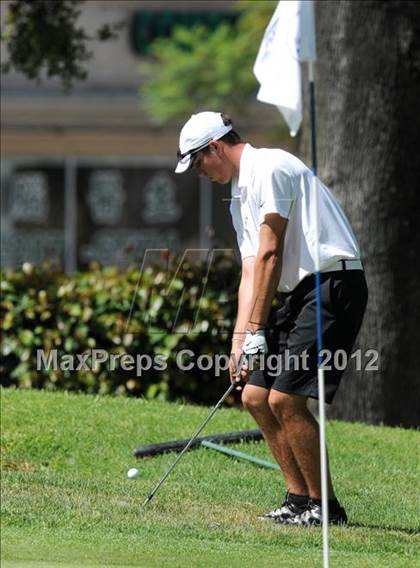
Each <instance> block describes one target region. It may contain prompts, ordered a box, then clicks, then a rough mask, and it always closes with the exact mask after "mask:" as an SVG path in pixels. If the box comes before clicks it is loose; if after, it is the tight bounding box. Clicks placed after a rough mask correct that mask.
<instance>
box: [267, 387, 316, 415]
mask: <svg viewBox="0 0 420 568" xmlns="http://www.w3.org/2000/svg"><path fill="white" fill-rule="evenodd" d="M267 402H268V406H269V407H270V410H271V412H272V413H273V414H274V416H276V417H277V418H278V419H280V420H281V421H282V422H287V421H289V420H292V419H294V418H296V417H299V416H302V415H303V414H306V413H307V407H306V398H305V397H303V396H297V395H290V394H287V393H283V392H279V391H275V390H271V391H270V395H269V397H268V400H267Z"/></svg>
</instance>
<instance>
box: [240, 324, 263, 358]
mask: <svg viewBox="0 0 420 568" xmlns="http://www.w3.org/2000/svg"><path fill="white" fill-rule="evenodd" d="M242 349H243V352H244V353H245V355H265V354H266V353H267V352H268V346H267V341H266V339H265V331H264V330H263V329H259V330H258V331H255V332H254V333H253V332H252V331H247V332H246V335H245V341H244V344H243V347H242Z"/></svg>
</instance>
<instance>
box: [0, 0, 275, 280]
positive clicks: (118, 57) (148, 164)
mask: <svg viewBox="0 0 420 568" xmlns="http://www.w3.org/2000/svg"><path fill="white" fill-rule="evenodd" d="M71 4H73V5H75V6H77V4H76V3H74V2H72V3H71ZM236 4H238V3H237V2H234V1H219V2H216V3H214V2H211V1H209V2H206V1H198V2H194V1H184V2H179V1H151V2H147V1H146V2H145V1H119V2H107V1H89V2H85V3H81V4H80V5H79V9H80V17H79V18H78V19H77V27H80V28H82V29H84V30H85V32H86V35H87V36H89V38H90V39H88V40H87V42H86V44H87V46H88V49H89V51H91V52H92V57H91V58H90V59H89V60H88V61H86V63H84V65H83V68H84V70H85V71H86V79H84V80H78V79H77V78H76V79H75V80H74V81H73V84H72V87H71V89H70V90H69V91H67V92H63V86H62V81H61V80H60V78H59V77H57V76H56V77H53V78H48V77H45V75H46V73H45V70H43V71H42V72H41V79H42V82H41V83H40V84H37V83H36V81H34V80H31V79H29V78H28V77H27V76H25V75H24V74H23V73H22V72H18V71H16V70H14V69H12V70H11V72H9V74H8V75H6V76H4V77H3V88H2V95H1V97H2V99H1V103H2V104H1V108H2V116H1V119H2V192H3V193H2V203H3V207H2V256H1V258H2V265H3V266H7V267H17V266H20V265H22V263H23V262H31V263H41V262H43V261H45V260H52V259H54V260H56V261H58V262H59V263H61V264H62V265H63V266H64V268H65V270H66V271H67V272H68V273H71V272H73V271H75V270H78V269H85V268H87V266H88V265H89V262H91V261H98V262H100V263H101V264H105V265H106V264H110V265H117V266H120V267H126V266H128V265H130V264H131V263H133V262H139V261H140V260H141V258H142V256H143V253H144V250H145V249H146V248H169V249H171V250H172V251H174V252H180V251H182V250H184V249H185V248H204V249H207V248H209V247H213V246H216V247H232V246H234V241H235V239H234V235H233V229H232V227H231V222H230V217H229V211H228V208H229V202H228V197H229V192H230V190H229V187H227V186H226V187H212V184H211V182H209V181H208V180H205V179H199V178H198V177H197V175H196V174H195V173H194V172H189V173H188V174H186V175H184V176H176V175H174V173H173V170H174V167H175V164H176V160H175V156H176V151H177V149H178V136H179V130H180V127H181V126H182V124H183V122H185V120H187V119H188V118H189V115H190V114H191V113H192V112H196V111H197V108H196V106H194V105H195V101H194V100H191V101H188V104H186V105H184V106H183V107H181V112H174V111H175V109H172V108H171V103H169V109H166V108H163V111H164V112H162V113H159V112H154V113H153V112H152V110H154V107H153V109H152V110H151V108H150V105H148V104H147V93H145V90H144V87H145V84H146V83H150V81H151V74H152V72H151V67H153V65H159V60H158V57H156V55H155V56H154V55H153V49H152V47H153V44H154V42H155V41H156V40H157V39H158V38H168V37H170V36H171V35H172V33H173V32H174V29H175V28H176V27H179V26H183V27H184V28H185V29H186V30H188V31H189V30H191V29H193V28H195V29H197V26H203V29H206V30H208V31H207V32H206V35H209V33H210V32H211V31H212V30H214V29H216V28H217V27H219V26H220V25H221V24H223V23H226V24H227V25H231V24H234V23H235V22H236V21H237V20H238V18H239V16H240V11H239V10H238V6H237V5H236ZM262 4H264V3H262ZM266 4H267V8H268V9H267V8H266V10H265V11H266V12H267V13H268V14H269V11H270V9H271V8H272V6H273V5H274V4H275V3H273V2H268V3H266ZM9 8H10V2H2V6H1V10H2V22H6V18H7V12H8V9H9ZM39 17H41V16H39ZM104 24H117V25H118V30H117V32H116V35H115V37H114V38H110V39H108V40H106V41H100V40H99V39H96V38H95V36H94V34H95V32H96V30H98V29H99V28H100V27H101V26H102V25H104ZM260 27H261V26H260ZM262 31H263V30H261V32H262ZM2 50H3V53H2V59H3V58H4V59H7V50H6V43H5V42H2ZM208 65H209V66H210V65H211V61H208ZM248 71H249V73H251V69H249V70H248ZM205 72H206V70H205V69H203V73H205ZM155 75H156V71H155ZM175 80H176V77H175ZM179 81H182V76H181V75H180V76H179ZM165 87H166V85H165V86H164V88H165ZM255 87H256V84H255ZM216 88H217V87H216ZM179 96H180V97H182V96H185V95H183V94H182V93H180V94H179ZM151 97H153V93H152V95H150V94H149V98H151ZM230 97H235V93H234V92H233V93H231V94H230ZM206 102H207V101H205V102H204V106H203V104H201V105H199V106H201V107H202V108H206V109H207V106H206ZM216 102H217V101H216ZM221 102H223V101H221ZM165 104H166V106H168V103H167V102H166V101H163V102H162V106H164V105H165ZM155 105H156V103H155ZM210 106H212V108H213V109H214V110H219V109H218V108H217V107H215V106H214V105H210ZM252 106H253V107H254V109H253V112H248V113H247V116H246V117H243V116H242V113H241V114H239V113H238V117H236V116H235V117H234V119H235V124H236V125H237V128H238V130H239V131H240V132H241V134H242V135H243V136H244V137H245V138H247V139H250V140H252V141H253V142H254V143H255V144H264V143H267V141H269V140H270V132H272V130H273V128H272V127H273V123H274V122H277V123H280V120H279V116H278V114H277V111H276V110H275V109H274V108H272V107H271V108H270V107H268V106H267V105H261V104H258V103H257V102H255V103H254V104H253V105H252ZM220 110H225V108H221V109H220ZM165 113H166V114H165ZM174 114H175V116H174ZM236 118H237V119H236ZM271 137H272V135H271Z"/></svg>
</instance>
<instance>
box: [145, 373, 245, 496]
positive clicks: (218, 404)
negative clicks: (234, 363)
mask: <svg viewBox="0 0 420 568" xmlns="http://www.w3.org/2000/svg"><path fill="white" fill-rule="evenodd" d="M236 386H237V385H236V384H235V383H232V384H231V385H230V387H229V388H228V390H227V391H226V392H225V394H224V395H223V396H222V398H221V399H220V400H219V402H218V403H217V404H216V406H215V407H214V408H213V410H212V411H211V412H210V414H209V415H208V416H207V418H206V419H205V420H204V422H203V423H202V424H201V426H200V427H199V428H198V430H197V432H196V433H195V434H194V435H193V437H192V438H191V440H190V441H189V442H188V444H187V445H186V446H185V448H184V449H183V450H182V452H181V453H180V454H179V456H178V457H177V458H176V460H175V461H174V463H173V464H172V465H171V467H170V468H169V469H168V471H167V472H166V473H165V474H164V475H163V476H162V478H161V479H160V480H159V481H158V483H157V484H156V485H155V487H154V488H153V490H152V492H151V493H150V495H149V496H148V497H147V498H146V500H145V501H144V502H143V507H144V506H145V505H147V503H148V502H149V501H151V500H152V499H153V497H154V495H155V494H156V493H157V491H158V489H159V487H160V486H161V485H162V484H163V482H164V481H165V479H166V478H167V477H168V475H169V474H170V473H171V471H172V470H173V469H174V468H175V466H176V464H177V463H178V462H179V460H180V459H181V458H182V456H183V455H184V454H185V453H186V452H187V451H188V448H190V446H191V445H192V443H193V442H194V440H195V439H196V438H197V437H198V435H199V434H200V432H201V431H202V430H203V429H204V427H205V426H206V424H207V423H208V422H209V421H210V420H211V419H212V417H213V415H214V414H215V413H216V411H217V409H218V408H219V407H220V406H221V405H222V404H223V401H224V400H225V398H226V397H227V396H229V394H230V393H231V392H232V391H233V389H234V388H235V387H236Z"/></svg>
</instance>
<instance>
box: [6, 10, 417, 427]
mask: <svg viewBox="0 0 420 568" xmlns="http://www.w3.org/2000/svg"><path fill="white" fill-rule="evenodd" d="M276 5H277V2H275V1H274V2H272V1H262V0H258V1H256V0H250V1H235V0H231V1H228V0H226V1H225V0H219V1H217V2H214V1H208V2H207V1H206V0H200V1H194V0H191V1H177V0H171V1H160V0H155V1H134V0H130V1H124V0H119V1H118V2H108V1H94V0H90V1H88V2H76V1H71V0H61V1H60V2H52V1H49V0H37V1H36V2H30V1H26V0H10V1H7V0H6V1H2V2H1V35H2V41H1V59H2V90H1V123H2V130H1V265H2V270H3V274H2V293H3V302H2V327H3V331H5V332H6V333H5V338H4V341H3V344H2V355H3V362H2V368H1V370H2V375H3V378H2V382H3V384H5V385H8V386H10V385H15V386H21V387H27V388H30V387H43V388H50V389H55V388H67V389H73V390H84V391H86V392H103V393H107V392H117V393H122V394H134V395H136V396H147V397H149V398H153V397H156V396H157V397H161V398H169V399H170V398H180V397H181V398H182V397H185V398H187V399H189V400H194V401H196V402H206V403H210V402H212V401H214V400H215V399H216V398H217V394H218V392H222V391H223V390H224V388H225V385H226V382H225V381H226V378H225V377H224V378H220V380H218V381H215V380H214V377H213V376H212V375H211V373H207V374H206V373H204V376H200V377H198V376H197V377H191V376H187V375H185V374H183V375H182V374H179V373H177V371H176V370H175V368H171V367H170V368H169V370H168V371H167V372H166V373H160V374H156V373H155V374H153V373H152V372H149V373H146V374H145V375H144V376H142V377H141V378H139V377H136V376H127V375H126V374H118V373H117V374H114V375H112V376H110V374H109V373H107V372H106V369H102V370H101V369H99V370H96V371H94V372H92V373H90V374H89V373H87V374H86V373H73V374H72V373H70V372H69V371H59V372H58V373H55V374H54V373H39V372H37V371H36V369H35V363H34V357H35V355H34V353H35V351H36V349H37V348H40V347H43V348H44V349H50V348H52V347H54V346H55V347H57V348H59V349H61V352H62V353H76V352H83V351H84V350H85V349H89V348H92V347H100V348H105V349H108V350H111V351H112V350H116V351H118V350H119V351H120V352H122V351H124V350H126V351H127V352H132V353H138V352H142V353H144V352H150V353H157V352H160V353H161V352H162V350H163V351H164V352H165V353H167V354H168V355H171V356H172V354H173V353H174V352H175V350H176V349H179V348H183V347H188V348H190V347H191V346H192V347H193V348H194V349H196V350H197V352H201V353H210V354H211V353H217V352H221V351H222V352H223V349H224V350H225V349H226V345H227V341H228V337H229V331H230V330H231V328H232V325H233V319H234V317H235V315H234V311H235V301H236V287H237V279H238V275H239V264H238V256H237V252H236V242H235V237H234V232H233V229H232V226H231V219H230V215H229V195H230V187H229V186H218V185H217V184H212V183H211V182H209V181H208V180H205V179H200V178H198V177H197V176H196V174H195V173H194V172H190V173H188V174H186V175H183V176H177V175H175V174H174V173H173V170H174V167H175V164H176V151H177V149H178V136H179V130H180V128H181V127H182V125H183V124H184V122H185V121H186V120H187V119H188V118H189V116H190V115H191V114H192V113H195V112H199V111H202V110H216V111H219V110H220V111H224V112H226V113H228V114H230V115H231V117H232V118H233V121H234V124H235V128H236V129H237V130H238V131H239V133H240V134H241V135H242V137H243V138H244V139H245V140H246V141H250V142H251V143H252V144H253V145H255V146H268V147H281V148H283V149H286V150H289V151H291V152H294V153H296V154H297V155H298V156H299V157H301V158H302V159H303V160H304V161H305V162H306V163H308V164H309V163H310V143H309V133H310V128H309V122H308V115H307V109H308V104H307V100H306V99H307V97H306V94H305V95H304V98H305V101H304V102H305V117H304V123H303V127H302V129H301V131H300V133H299V135H298V136H297V137H296V138H294V139H292V138H290V136H289V134H288V130H287V128H286V126H285V124H284V122H283V118H282V117H281V116H280V114H279V113H278V111H277V110H276V108H274V107H272V106H271V105H265V104H262V103H259V102H257V101H256V93H257V91H258V84H257V81H256V79H255V77H254V76H253V73H252V67H253V64H254V61H255V57H256V55H257V51H258V47H259V45H260V42H261V39H262V37H263V34H264V31H265V28H266V26H267V24H268V22H269V20H270V18H271V16H272V14H273V12H274V10H275V7H276ZM419 6H420V4H419V3H418V2H416V1H402V0H401V1H399V0H390V1H381V0H372V1H371V0H363V1H357V0H354V1H352V2H348V1H345V0H332V1H329V0H324V1H322V2H315V15H316V29H317V51H318V61H317V63H316V89H317V95H316V96H317V99H316V105H317V125H318V153H319V157H318V158H319V160H318V161H319V175H320V178H321V179H322V180H323V181H324V182H325V183H326V184H327V185H328V186H329V187H330V188H331V189H332V190H333V192H334V193H335V195H336V196H337V197H338V199H339V201H340V202H341V204H342V205H343V208H344V210H345V212H346V214H347V215H348V217H349V218H350V221H351V223H352V226H353V228H354V231H355V233H356V235H357V238H358V240H359V243H360V245H361V250H362V256H363V261H364V266H365V270H366V275H367V280H368V284H369V288H370V299H369V305H368V311H367V314H366V317H365V321H364V323H363V327H362V330H361V333H360V336H359V342H358V345H356V347H355V349H357V348H360V349H361V351H362V353H363V356H364V357H365V354H366V353H367V354H368V356H367V357H366V358H365V359H364V367H363V369H362V370H361V371H358V370H356V369H354V368H349V369H348V371H347V372H346V379H345V380H344V381H343V386H342V387H341V390H340V392H339V395H338V397H337V401H336V403H335V405H334V406H333V407H332V409H331V410H330V411H329V412H330V416H331V417H338V418H342V419H346V420H362V421H366V422H371V423H381V422H383V423H386V424H391V425H403V426H409V427H412V426H417V425H418V424H419V416H420V410H419V404H418V401H419V400H420V381H419V380H418V379H419V376H420V364H419V358H418V354H417V350H418V345H419V344H420V331H419V326H418V325H417V317H418V316H417V314H419V313H420V279H419V273H418V269H417V264H418V257H419V255H420V236H419V232H418V230H417V225H418V220H419V218H420V200H419V199H418V196H417V192H418V183H419V182H418V180H419V179H420V160H418V159H417V155H418V152H419V148H420V108H419V97H418V93H419V92H420V56H419V53H420V8H419ZM303 75H304V80H306V69H305V68H303ZM305 84H306V83H305V82H304V85H305ZM305 93H306V91H305ZM188 248H193V249H225V253H224V258H222V259H219V260H218V262H217V263H216V264H217V266H216V270H215V271H213V272H212V273H211V274H210V279H209V280H208V281H207V280H206V282H208V285H207V289H206V298H205V302H206V303H205V306H204V307H205V311H204V312H200V317H201V321H202V322H203V325H202V328H200V332H199V333H196V334H195V335H194V334H189V333H180V332H179V330H178V333H174V329H173V326H172V327H171V322H172V320H173V314H174V312H176V310H177V309H178V308H179V306H178V301H177V296H176V294H178V296H180V295H182V297H183V298H187V299H188V302H189V304H188V306H187V307H188V309H187V310H186V312H185V321H184V322H183V323H185V324H187V328H188V329H191V326H192V327H193V326H194V323H195V319H194V318H195V315H194V314H196V308H197V301H198V298H200V290H201V288H200V286H201V284H202V282H203V281H204V280H203V279H205V278H207V275H208V274H207V266H206V255H205V254H204V253H202V252H197V253H195V257H194V262H193V259H192V257H191V262H190V263H188V264H187V265H185V266H184V265H183V271H182V272H181V273H178V272H176V268H175V267H174V266H175V265H174V266H173V267H172V268H171V269H170V270H172V272H171V271H169V273H168V274H169V276H170V277H172V276H174V274H176V275H177V278H178V280H177V282H178V284H177V286H178V288H177V290H178V292H176V293H175V292H174V294H175V296H174V294H172V296H174V297H171V295H166V296H165V300H164V299H163V298H164V293H163V292H164V291H165V285H164V284H163V283H162V282H163V281H164V280H165V278H167V276H168V274H166V276H161V275H160V276H159V272H157V273H152V275H151V276H150V277H149V276H148V277H147V278H148V279H146V281H144V282H142V284H141V287H140V291H139V292H138V291H137V288H136V285H137V284H138V282H139V278H140V277H141V274H140V270H139V269H140V266H141V263H142V260H143V256H144V251H145V250H146V249H168V251H169V253H170V255H177V254H178V255H179V254H182V253H183V251H185V249H188ZM165 258H166V257H165ZM200 263H201V264H200ZM171 275H172V276H171ZM187 286H188V287H187ZM137 292H138V293H137ZM184 292H186V293H184ZM133 294H134V297H135V302H134V304H131V301H132V298H133ZM171 302H172V303H171ZM203 305H204V304H203ZM133 308H134V311H133V312H131V311H130V310H131V309H133ZM129 313H132V315H133V317H132V321H133V325H134V328H133V329H130V330H128V331H129V332H130V333H128V335H126V337H124V338H123V339H122V334H123V332H124V325H125V322H126V318H127V316H128V314H129ZM145 313H147V314H148V316H150V315H151V314H152V315H153V317H154V318H155V319H156V318H157V319H158V320H159V321H158V328H159V329H160V330H161V335H160V336H159V337H158V336H157V335H154V336H153V337H152V336H150V334H149V332H148V327H147V326H143V327H142V325H143V324H142V322H143V320H144V314H145ZM209 322H210V323H211V325H210V324H209ZM156 325H157V324H156ZM136 326H137V327H136ZM188 326H189V327H188ZM149 327H150V326H149ZM126 331H127V330H126ZM157 338H158V339H157ZM165 350H166V351H165ZM369 353H370V355H369ZM372 353H373V355H372ZM375 353H377V354H378V358H377V362H378V368H377V369H376V368H375V369H374V370H371V369H367V368H366V366H367V365H366V364H367V363H369V362H370V361H373V362H374V363H376V360H374V359H372V357H375ZM216 391H217V392H216Z"/></svg>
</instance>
